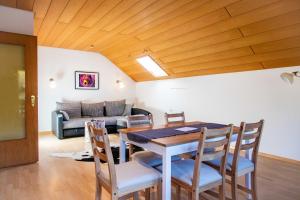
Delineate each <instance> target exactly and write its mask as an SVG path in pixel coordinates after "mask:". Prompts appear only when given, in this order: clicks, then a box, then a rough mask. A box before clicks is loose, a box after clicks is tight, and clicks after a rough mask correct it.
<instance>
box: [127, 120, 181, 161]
mask: <svg viewBox="0 0 300 200" xmlns="http://www.w3.org/2000/svg"><path fill="white" fill-rule="evenodd" d="M147 126H153V118H152V115H148V116H128V120H127V127H128V128H130V127H147ZM129 156H130V158H131V159H132V160H134V161H137V162H140V163H141V164H146V165H149V166H151V167H155V166H158V165H161V164H162V157H161V156H160V155H158V154H156V153H154V152H151V151H139V152H135V153H133V145H132V144H130V145H129ZM180 159H181V158H180V157H179V156H172V161H175V160H180Z"/></svg>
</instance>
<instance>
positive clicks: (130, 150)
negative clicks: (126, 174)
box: [128, 144, 133, 160]
mask: <svg viewBox="0 0 300 200" xmlns="http://www.w3.org/2000/svg"><path fill="white" fill-rule="evenodd" d="M128 150H129V160H131V155H132V154H133V145H132V144H129V147H128Z"/></svg>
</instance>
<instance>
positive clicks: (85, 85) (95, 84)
mask: <svg viewBox="0 0 300 200" xmlns="http://www.w3.org/2000/svg"><path fill="white" fill-rule="evenodd" d="M75 89H78V90H99V73H98V72H84V71H75Z"/></svg>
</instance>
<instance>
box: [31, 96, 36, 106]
mask: <svg viewBox="0 0 300 200" xmlns="http://www.w3.org/2000/svg"><path fill="white" fill-rule="evenodd" d="M30 100H31V106H32V107H34V106H35V96H34V95H31V97H30Z"/></svg>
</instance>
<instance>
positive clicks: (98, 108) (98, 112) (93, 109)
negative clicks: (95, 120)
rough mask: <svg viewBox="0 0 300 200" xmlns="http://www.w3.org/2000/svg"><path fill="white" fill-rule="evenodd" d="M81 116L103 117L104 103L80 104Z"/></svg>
mask: <svg viewBox="0 0 300 200" xmlns="http://www.w3.org/2000/svg"><path fill="white" fill-rule="evenodd" d="M81 107H82V115H83V116H91V117H103V116H104V102H99V103H83V102H82V103H81Z"/></svg>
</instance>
